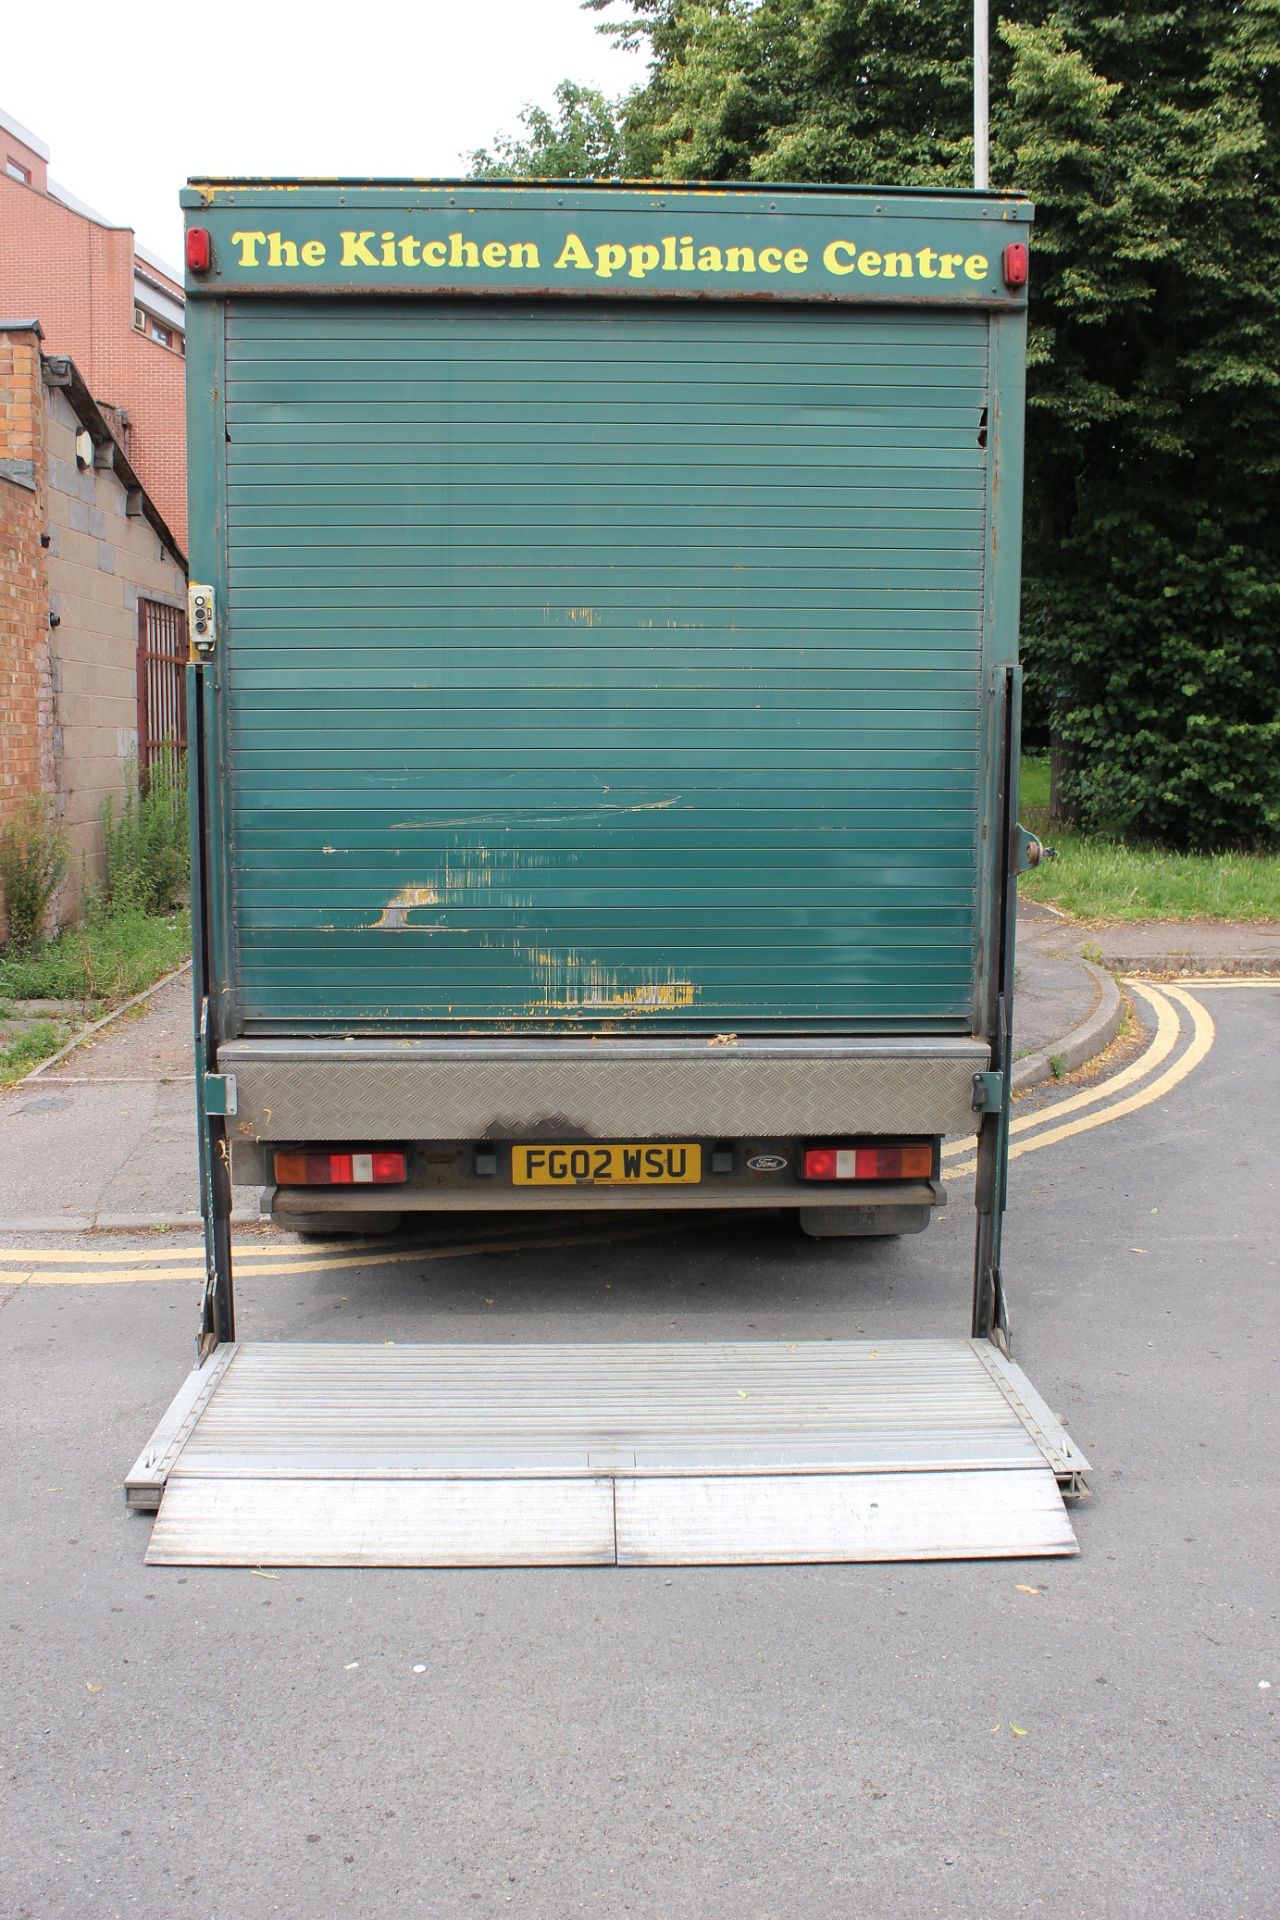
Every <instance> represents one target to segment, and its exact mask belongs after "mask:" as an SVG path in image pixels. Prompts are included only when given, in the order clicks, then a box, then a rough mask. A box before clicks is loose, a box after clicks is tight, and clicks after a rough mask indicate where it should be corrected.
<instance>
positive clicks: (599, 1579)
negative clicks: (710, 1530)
mask: <svg viewBox="0 0 1280 1920" xmlns="http://www.w3.org/2000/svg"><path fill="white" fill-rule="evenodd" d="M1199 997H1200V999H1201V1002H1202V1004H1203V1005H1205V1006H1207V1007H1209V1008H1210V1010H1211V1012H1212V1014H1213V1016H1214V1019H1215V1020H1216V1022H1217V1037H1216V1041H1215V1043H1214V1045H1213V1046H1212V1048H1211V1049H1210V1050H1209V1051H1208V1053H1207V1056H1206V1057H1205V1058H1204V1059H1203V1060H1202V1061H1201V1063H1200V1064H1199V1065H1198V1066H1196V1067H1195V1070H1194V1071H1193V1072H1189V1073H1188V1074H1187V1075H1186V1076H1185V1077H1184V1078H1183V1079H1182V1080H1181V1081H1180V1083H1178V1084H1175V1085H1172V1086H1171V1088H1170V1090H1169V1091H1168V1092H1167V1093H1166V1094H1165V1096H1164V1097H1163V1098H1160V1099H1155V1100H1152V1101H1151V1102H1150V1103H1149V1104H1146V1105H1142V1106H1139V1107H1137V1108H1135V1109H1134V1110H1132V1111H1130V1112H1127V1113H1126V1114H1125V1115H1124V1116H1123V1117H1121V1118H1118V1119H1117V1120H1116V1121H1115V1122H1114V1124H1106V1125H1102V1126H1099V1127H1097V1128H1095V1129H1092V1130H1088V1131H1082V1132H1079V1133H1075V1134H1070V1135H1068V1136H1066V1137H1064V1138H1061V1139H1060V1140H1058V1141H1056V1142H1055V1143H1053V1144H1051V1145H1049V1146H1047V1147H1046V1148H1045V1150H1044V1151H1032V1152H1029V1153H1027V1154H1026V1155H1025V1156H1024V1157H1023V1158H1021V1159H1020V1160H1019V1162H1018V1164H1017V1165H1016V1166H1015V1168H1014V1181H1013V1190H1014V1206H1013V1211H1012V1215H1011V1219H1010V1224H1009V1231H1008V1238H1007V1261H1006V1265H1007V1273H1008V1277H1009V1282H1010V1287H1011V1293H1012V1301H1013V1310H1014V1316H1015V1326H1014V1351H1015V1357H1016V1358H1017V1359H1018V1360H1020V1362H1021V1363H1022V1365H1023V1366H1024V1367H1025V1368H1026V1369H1027V1371H1028V1372H1029V1373H1030V1375H1031V1377H1032V1379H1033V1380H1034V1381H1035V1383H1036V1385H1037V1386H1038V1387H1039V1388H1040V1389H1041V1391H1042V1392H1043V1393H1044V1394H1045V1395H1046V1397H1047V1398H1048V1399H1049V1401H1050V1403H1051V1404H1052V1405H1053V1406H1055V1408H1056V1409H1057V1410H1058V1411H1059V1412H1060V1413H1061V1414H1062V1415H1063V1416H1064V1418H1065V1419H1066V1421H1067V1424H1068V1426H1069V1427H1070V1430H1071V1432H1072V1434H1073V1436H1074V1437H1075V1438H1076V1439H1077V1440H1078V1441H1079V1442H1080V1443H1081V1445H1082V1446H1083V1447H1084V1448H1085V1450H1086V1451H1087V1453H1088V1454H1089V1455H1090V1457H1091V1459H1092V1460H1093V1462H1094V1472H1093V1474H1092V1476H1091V1480H1092V1485H1093V1487H1094V1490H1095V1491H1094V1495H1093V1498H1092V1499H1091V1500H1090V1501H1088V1502H1087V1503H1085V1504H1083V1505H1082V1506H1080V1507H1078V1508H1077V1509H1076V1513H1075V1518H1076V1527H1077V1531H1078V1534H1079V1537H1080V1542H1081V1549H1082V1551H1081V1555H1080V1557H1079V1559H1076V1560H1061V1561H1034V1562H1008V1561H1005V1562H1000V1561H994V1562H992V1561H987V1562H975V1563H961V1564H954V1565H914V1566H836V1567H804V1568H787V1567H760V1568H724V1569H718V1568H706V1569H663V1570H648V1569H636V1570H628V1571H619V1570H615V1569H589V1570H575V1571H556V1570H552V1571H520V1572H517V1571H508V1572H497V1573H493V1572H468V1571H454V1572H424V1571H417V1572H381V1571H379V1572H346V1571H296V1570H282V1571H280V1572H279V1574H278V1575H276V1576H274V1577H264V1576H262V1575H259V1574H255V1573H251V1572H249V1571H246V1570H239V1571H217V1570H207V1571H202V1570H194V1569H193V1570H189V1571H185V1570H179V1571H171V1570H161V1569H148V1568H147V1567H145V1566H144V1565H143V1553H144V1551H145V1546H146V1540H147V1534H148V1528H149V1522H148V1520H147V1519H146V1518H145V1517H143V1516H139V1515H130V1514H129V1513H127V1512H126V1510H125V1507H124V1503H123V1498H122V1494H121V1490H120V1481H121V1478H122V1475H123V1473H124V1471H125V1470H126V1468H127V1467H128V1465H129V1464H130V1462H131V1460H132V1459H133V1457H134V1455H135V1453H136V1452H137V1450H138V1448H139V1447H140V1445H141V1444H142V1442H143V1441H144V1440H145V1439H146V1437H147V1435H148V1433H149V1432H150V1430H151V1427H152V1425H153V1423H154V1421H155V1419H156V1418H157V1417H158V1415H159V1414H160V1412H161V1411H162V1410H163V1408H164V1406H165V1405H166V1404H167V1402H168V1400H169V1399H170V1397H171V1396H172V1394H173V1392H174V1391H175V1390H176V1388H177V1386H178V1384H179V1382H180V1380H181V1378H182V1376H183V1374H184V1373H185V1371H186V1369H187V1366H188V1364H189V1361H190V1357H191V1340H192V1332H193V1286H192V1284H191V1282H190V1281H189V1280H184V1279H173V1280H149V1281H144V1282H136V1281H129V1280H125V1281H117V1282H113V1283H107V1284H101V1283H99V1284H83V1285H82V1284H61V1285H47V1284H46V1285H32V1284H26V1285H13V1286H10V1287H8V1288H7V1289H5V1290H4V1291H3V1294H2V1295H0V1297H2V1298H3V1300H4V1305H3V1311H2V1312H0V1419H2V1421H3V1434H4V1454H3V1458H4V1462H5V1473H4V1479H3V1488H2V1491H0V1499H2V1500H3V1514H4V1518H3V1541H4V1558H3V1567H4V1588H5V1612H4V1616H3V1617H4V1624H5V1631H6V1633H7V1636H8V1641H9V1646H8V1650H7V1657H6V1659H5V1661H4V1663H3V1669H2V1671H0V1689H2V1692H0V1743H2V1747H3V1770H2V1773H0V1778H2V1779H3V1789H2V1790H0V1805H2V1807H3V1813H2V1814H0V1819H2V1820H3V1828H4V1832H3V1835H2V1836H0V1837H2V1838H3V1846H4V1855H5V1859H6V1862H7V1864H6V1866H5V1868H4V1870H3V1878H2V1881H0V1914H3V1916H5V1920H61V1917H62V1916H67V1917H68V1920H89V1917H90V1916H99V1915H100V1916H104V1920H105V1917H106V1916H117V1915H119V1916H136V1917H137V1920H169V1916H188V1915H190V1916H198V1920H258V1916H262V1915H273V1914H280V1915H286V1916H291V1920H304V1917H305V1920H311V1917H312V1916H315V1917H316V1920H327V1916H329V1915H344V1916H346V1915H355V1916H361V1920H366V1917H367V1920H375V1917H377V1920H380V1917H381V1916H383V1915H385V1914H388V1913H390V1912H392V1911H393V1910H394V1911H395V1912H397V1913H400V1914H404V1915H406V1916H410V1920H413V1917H415V1916H431V1917H432V1920H434V1917H435V1916H442V1917H443V1916H449V1917H450V1920H452V1916H457V1915H469V1914H474V1915H477V1916H485V1917H488V1916H500V1915H504V1914H519V1915H521V1916H529V1917H531V1920H562V1917H563V1920H570V1917H571V1916H576V1915H579V1914H585V1915H600V1916H605V1917H606V1920H612V1916H615V1915H638V1916H644V1920H679V1917H681V1916H696V1920H721V1917H722V1916H724V1917H725V1920H756V1917H757V1916H759V1920H844V1917H845V1916H849V1920H852V1917H853V1916H855V1915H856V1916H858V1917H859V1920H897V1917H898V1916H902V1920H918V1917H919V1916H927V1915H944V1916H948V1920H951V1917H954V1920H966V1917H967V1916H975V1917H976V1916H981V1917H982V1920H993V1917H994V1920H1002V1917H1003V1916H1006V1915H1007V1916H1024V1915H1051V1916H1055V1920H1056V1917H1057V1916H1063V1917H1064V1920H1065V1916H1077V1915H1078V1916H1082V1917H1084V1920H1098V1916H1106V1920H1124V1917H1126V1916H1144V1917H1145V1916H1152V1917H1153V1920H1154V1917H1155V1916H1159V1917H1160V1920H1169V1916H1182V1915H1187V1916H1192V1915H1194V1916H1248V1917H1249V1920H1253V1917H1254V1916H1271V1915H1274V1914H1276V1913H1277V1911H1280V1891H1278V1890H1277V1889H1278V1887H1280V1833H1278V1831H1277V1825H1278V1822H1277V1809H1278V1808H1280V1793H1278V1792H1277V1788H1278V1787H1280V1767H1278V1766H1277V1737H1276V1736H1277V1710H1276V1709H1277V1701H1278V1700H1280V1649H1278V1647H1277V1613H1278V1611H1280V1539H1278V1530H1277V1524H1276V1521H1277V1511H1278V1508H1277V1498H1276V1496H1277V1478H1278V1470H1277V1460H1278V1458H1280V1415H1278V1412H1277V1396H1276V1386H1277V1372H1278V1367H1280V1289H1278V1288H1277V1284H1276V1282H1277V1267H1278V1265H1280V1263H1278V1262H1277V1259H1276V1245H1277V1236H1276V1228H1275V1220H1276V1204H1275V1203H1276V1155H1275V1138H1276V1133H1277V1122H1278V1121H1280V1098H1278V1096H1277V1092H1276V1083H1275V1075H1276V1069H1275V1060H1276V1057H1277V1055H1276V1042H1277V1037H1278V1035H1280V1018H1278V1016H1280V992H1275V991H1268V990H1250V989H1245V988H1231V989H1228V990H1225V991H1217V990H1215V991H1206V992H1205V993H1204V994H1202V995H1200V996H1199ZM1186 1044H1187V1040H1186V1036H1185V1035H1184V1037H1183V1038H1182V1039H1181V1040H1180V1042H1179V1048H1180V1049H1181V1048H1184V1047H1185V1045H1186ZM1177 1057H1178V1055H1177V1054H1176V1053H1175V1055H1174V1059H1175V1062H1176V1059H1177ZM965 1201H966V1189H965V1188H964V1186H963V1184H961V1185H960V1186H959V1187H958V1190H957V1192H956V1195H955V1197H954V1200H953V1204H952V1207H951V1208H950V1210H949V1218H948V1219H947V1222H946V1224H945V1225H944V1226H942V1227H941V1228H939V1229H935V1230H933V1231H931V1232H930V1233H928V1234H926V1235H924V1236H922V1237H920V1238H917V1239H914V1240H907V1241H903V1242H901V1243H899V1244H897V1245H891V1246H888V1247H883V1246H874V1245H871V1244H866V1243H864V1244H861V1245H859V1244H856V1243H855V1244H854V1245H852V1246H850V1245H848V1244H842V1243H839V1242H826V1243H814V1242H806V1241H803V1240H801V1239H799V1238H798V1237H793V1236H792V1235H790V1234H788V1233H785V1232H783V1231H782V1230H781V1229H780V1228H774V1227H771V1226H769V1225H767V1224H765V1225H762V1224H761V1223H760V1222H758V1221H751V1222H747V1223H745V1224H728V1225H725V1224H721V1225H719V1226H716V1225H712V1226H710V1227H706V1226H703V1227H700V1228H697V1229H690V1230H681V1231H679V1232H676V1233H674V1234H669V1235H661V1236H653V1237H640V1238H632V1239H618V1240H616V1241H612V1242H607V1241H606V1242H600V1241H593V1242H589V1243H586V1244H581V1245H577V1246H568V1247H559V1248H542V1249H540V1250H539V1249H531V1250H526V1251H524V1252H518V1253H505V1254H500V1255H499V1254H492V1255H486V1254H471V1255H470V1256H469V1257H459V1258H453V1259H432V1260H427V1259H424V1258H417V1259H412V1260H407V1261H405V1262H403V1263H392V1264H387V1265H381V1266H369V1267H368V1268H367V1269H366V1270H364V1271H360V1270H358V1269H353V1268H343V1269H338V1270H335V1271H331V1272H325V1273H313V1272H301V1271H297V1272H293V1271H290V1272H286V1273H283V1274H280V1273H276V1274H263V1275H260V1276H258V1277H256V1278H255V1277H252V1276H249V1275H246V1274H244V1273H242V1276H241V1280H240V1286H239V1296H240V1314H241V1323H242V1324H241V1331H242V1333H244V1334H245V1335H246V1336H248V1337H258V1338H271V1337H282V1336H286V1335H287V1336H290V1337H293V1338H302V1339H335V1340H338V1339H344V1338H350V1337H359V1338H363V1339H378V1338H382V1339H394V1340H405V1339H414V1338H419V1339H421V1338H433V1339H452V1338H457V1339H476V1338H490V1339H495V1340H501V1339H510V1340H517V1339H536V1338H538V1337H576V1338H582V1339H592V1338H625V1337H636V1338H644V1337H647V1336H658V1335H660V1336H661V1337H663V1338H668V1339H670V1338H689V1339H693V1340H697V1339H702V1338H705V1337H711V1336H719V1335H734V1334H746V1335H750V1334H752V1333H757V1334H759V1335H760V1336H761V1337H762V1338H763V1337H786V1338H814V1337H819V1338H820V1337H823V1336H826V1335H853V1334H861V1333H869V1334H886V1335H887V1334H890V1333H910V1332H930V1333H951V1332H963V1331H964V1330H965V1326H966V1320H967V1311H968V1290H969V1280H968V1238H969V1227H970V1217H969V1214H968V1208H967V1206H966V1204H965ZM115 1244H117V1245H118V1244H119V1243H115ZM149 1250H150V1251H151V1252H152V1253H153V1254H154V1251H155V1245H154V1242H152V1243H149ZM178 1251H179V1252H180V1249H178ZM176 1258H177V1253H175V1259H176ZM11 1271H12V1263H11ZM1027 1589H1035V1590H1034V1591H1027ZM1264 1682H1270V1683H1274V1685H1273V1686H1264V1685H1263V1684H1262V1683H1264Z"/></svg>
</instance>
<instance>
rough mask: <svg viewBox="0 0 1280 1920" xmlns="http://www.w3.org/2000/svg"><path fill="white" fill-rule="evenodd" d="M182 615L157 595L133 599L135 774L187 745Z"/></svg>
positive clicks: (143, 775) (144, 777)
mask: <svg viewBox="0 0 1280 1920" xmlns="http://www.w3.org/2000/svg"><path fill="white" fill-rule="evenodd" d="M186 667H187V616H186V614H185V612H184V611H183V609H182V608H181V607H171V606H167V605H166V604H165V603H164V601H162V600H139V602H138V778H139V780H140V781H141V782H142V784H143V785H144V786H145V784H146V781H147V777H148V775H149V774H150V773H151V772H152V770H153V768H154V767H155V766H156V765H157V764H158V763H159V761H160V760H161V759H162V757H163V756H164V754H165V753H166V752H168V753H171V754H178V753H182V752H184V751H185V749H186V745H187V695H186V680H185V675H186Z"/></svg>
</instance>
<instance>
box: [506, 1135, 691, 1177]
mask: <svg viewBox="0 0 1280 1920" xmlns="http://www.w3.org/2000/svg"><path fill="white" fill-rule="evenodd" d="M701 1178H702V1148H701V1147H698V1146H694V1145H693V1144H692V1143H691V1142H689V1141H684V1140H677V1141H675V1142H671V1143H668V1142H664V1143H663V1144H662V1145H661V1146H654V1145H652V1144H651V1143H650V1144H647V1145H646V1144H645V1143H643V1142H641V1143H640V1144H638V1145H636V1146H616V1145H612V1144H610V1145H608V1146H606V1145H603V1144H601V1143H599V1142H597V1141H594V1140H593V1141H590V1142H588V1143H587V1144H586V1145H585V1146H584V1145H579V1146H565V1147H512V1149H511V1183H512V1185H513V1186H516V1187H679V1186H685V1187H688V1186H695V1185H696V1184H697V1182H698V1181H700V1180H701Z"/></svg>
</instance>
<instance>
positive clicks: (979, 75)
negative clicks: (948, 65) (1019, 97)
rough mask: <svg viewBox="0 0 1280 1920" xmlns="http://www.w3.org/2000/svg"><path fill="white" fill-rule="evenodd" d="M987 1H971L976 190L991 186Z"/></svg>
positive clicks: (974, 180)
mask: <svg viewBox="0 0 1280 1920" xmlns="http://www.w3.org/2000/svg"><path fill="white" fill-rule="evenodd" d="M990 3H991V0H973V184H974V188H975V189H976V190H979V191H985V190H986V188H988V187H989V186H990V185H991V129H990V125H989V106H988V88H989V81H990V75H991V30H990Z"/></svg>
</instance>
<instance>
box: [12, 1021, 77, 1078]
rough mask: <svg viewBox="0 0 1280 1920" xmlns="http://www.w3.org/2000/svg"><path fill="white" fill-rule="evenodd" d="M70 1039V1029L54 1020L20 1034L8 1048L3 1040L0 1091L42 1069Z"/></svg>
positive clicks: (42, 1022) (43, 1022)
mask: <svg viewBox="0 0 1280 1920" xmlns="http://www.w3.org/2000/svg"><path fill="white" fill-rule="evenodd" d="M70 1038H71V1029H70V1027H64V1026H61V1025H59V1024H58V1023H57V1022H55V1021H53V1020H42V1021H41V1022H40V1023H39V1025H38V1026H34V1027H28V1028H27V1030H26V1032H25V1033H19V1034H16V1035H15V1036H14V1038H13V1039H12V1040H10V1041H9V1043H8V1045H7V1046H6V1045H4V1044H3V1037H2V1036H0V1088H4V1087H11V1086H13V1085H14V1083H15V1082H16V1081H18V1080H21V1078H22V1076H23V1074H24V1073H30V1071H31V1069H32V1067H38V1066H39V1065H40V1062H41V1061H42V1060H47V1059H48V1058H49V1055H50V1054H51V1053H56V1052H57V1051H58V1048H59V1047H60V1046H62V1044H63V1042H64V1041H66V1040H69V1039H70Z"/></svg>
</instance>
